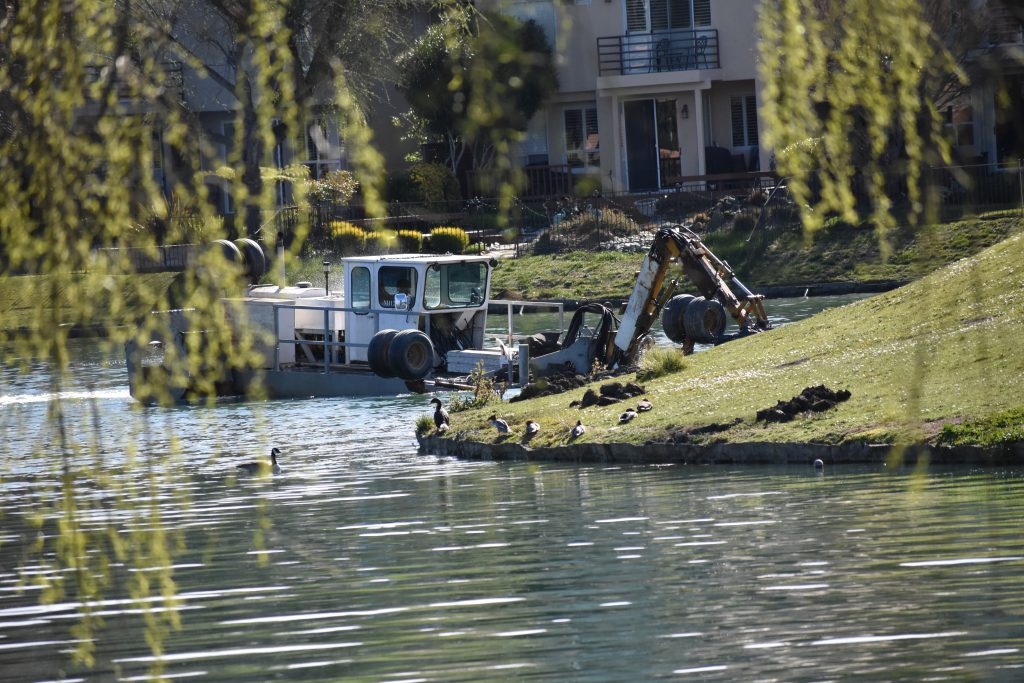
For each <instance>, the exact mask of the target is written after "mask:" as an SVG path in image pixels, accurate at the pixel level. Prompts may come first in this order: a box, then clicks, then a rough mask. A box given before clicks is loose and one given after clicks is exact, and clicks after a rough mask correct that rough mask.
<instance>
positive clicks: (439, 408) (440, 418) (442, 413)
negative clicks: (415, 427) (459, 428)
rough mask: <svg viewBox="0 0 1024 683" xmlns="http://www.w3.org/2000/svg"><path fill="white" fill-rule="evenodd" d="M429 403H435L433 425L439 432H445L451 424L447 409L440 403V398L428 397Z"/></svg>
mask: <svg viewBox="0 0 1024 683" xmlns="http://www.w3.org/2000/svg"><path fill="white" fill-rule="evenodd" d="M430 402H431V404H436V405H435V407H434V426H435V427H436V428H437V431H439V432H447V431H448V428H449V427H450V426H451V418H450V417H449V416H448V411H447V410H445V409H444V406H443V405H441V399H439V398H436V397H435V398H432V399H430Z"/></svg>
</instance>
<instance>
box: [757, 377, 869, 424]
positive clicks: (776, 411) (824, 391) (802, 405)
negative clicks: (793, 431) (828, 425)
mask: <svg viewBox="0 0 1024 683" xmlns="http://www.w3.org/2000/svg"><path fill="white" fill-rule="evenodd" d="M848 398H850V392H849V391H848V390H846V389H840V390H839V391H832V390H831V389H829V388H828V387H826V386H825V385H824V384H819V385H818V386H816V387H807V388H806V389H804V390H803V391H801V392H800V393H799V394H797V395H796V396H794V397H793V398H791V399H789V400H788V401H779V402H778V403H776V404H775V405H774V406H772V407H771V408H765V409H764V410H759V411H757V421H758V422H762V421H763V422H789V421H790V420H792V419H794V418H796V416H797V415H800V414H802V413H807V412H814V413H822V412H824V411H826V410H830V409H832V408H835V407H836V405H838V404H839V403H842V402H843V401H845V400H847V399H848Z"/></svg>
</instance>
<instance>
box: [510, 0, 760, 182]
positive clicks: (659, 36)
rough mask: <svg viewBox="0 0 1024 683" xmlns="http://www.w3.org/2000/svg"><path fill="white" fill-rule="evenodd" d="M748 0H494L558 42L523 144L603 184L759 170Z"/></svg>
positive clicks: (540, 159) (541, 158) (530, 154)
mask: <svg viewBox="0 0 1024 683" xmlns="http://www.w3.org/2000/svg"><path fill="white" fill-rule="evenodd" d="M756 4H757V3H756V2H752V1H751V0H575V1H574V2H564V1H553V0H504V2H502V3H501V6H502V9H503V11H505V12H507V13H509V14H512V15H514V16H517V17H519V18H522V19H534V20H535V21H537V22H538V23H540V24H541V25H542V26H544V28H545V30H546V31H547V33H548V35H549V38H551V40H552V42H553V44H555V45H557V46H558V53H559V82H560V87H559V90H558V92H557V93H556V94H555V96H554V97H552V98H551V100H550V101H549V102H548V104H547V106H546V107H545V108H544V110H543V111H542V112H541V113H540V114H539V115H538V116H537V118H536V119H535V121H534V122H533V124H532V125H531V127H530V130H529V131H528V136H527V140H526V141H525V142H524V144H523V146H522V151H523V161H524V163H525V164H527V165H529V164H535V165H539V164H548V165H552V166H558V165H564V166H565V168H566V172H570V173H572V174H574V175H576V176H584V175H590V176H593V177H595V178H599V179H600V185H601V187H602V188H603V189H604V190H605V191H613V192H619V191H630V192H644V191H652V190H658V189H660V188H668V187H673V186H675V185H677V184H678V183H679V182H680V181H681V180H682V179H683V178H685V177H687V176H695V175H704V174H711V173H732V172H744V171H755V170H760V169H766V168H767V166H768V163H767V157H766V155H765V150H764V149H763V148H762V145H761V140H760V136H759V134H758V132H759V130H761V128H762V126H761V123H760V121H759V116H758V112H759V107H758V93H759V91H760V89H761V86H760V83H759V80H758V75H757V69H756V66H755V60H756V58H757V40H756V37H755V36H756V30H755V29H756V26H755V25H756V7H755V5H756Z"/></svg>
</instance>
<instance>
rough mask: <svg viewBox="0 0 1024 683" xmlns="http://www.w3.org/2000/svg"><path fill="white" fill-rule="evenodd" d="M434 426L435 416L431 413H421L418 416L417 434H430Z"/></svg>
mask: <svg viewBox="0 0 1024 683" xmlns="http://www.w3.org/2000/svg"><path fill="white" fill-rule="evenodd" d="M433 428H434V418H433V417H432V416H430V415H420V416H419V417H417V418H416V436H422V435H424V434H428V433H429V432H430V430H431V429H433Z"/></svg>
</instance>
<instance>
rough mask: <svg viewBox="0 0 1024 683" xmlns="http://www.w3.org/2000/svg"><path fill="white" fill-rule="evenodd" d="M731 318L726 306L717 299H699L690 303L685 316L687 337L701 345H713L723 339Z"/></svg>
mask: <svg viewBox="0 0 1024 683" xmlns="http://www.w3.org/2000/svg"><path fill="white" fill-rule="evenodd" d="M728 322H729V317H728V316H727V315H726V313H725V306H723V305H722V304H721V303H720V302H719V301H716V300H715V299H711V300H708V299H705V298H704V297H702V296H699V297H697V298H696V299H694V300H693V301H691V302H690V305H689V306H687V308H686V313H685V314H684V316H683V329H684V330H685V331H686V336H687V337H689V338H690V339H692V340H693V341H695V342H698V343H701V344H713V343H715V342H716V341H718V340H719V339H721V337H722V333H723V332H725V326H726V325H727V324H728Z"/></svg>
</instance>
